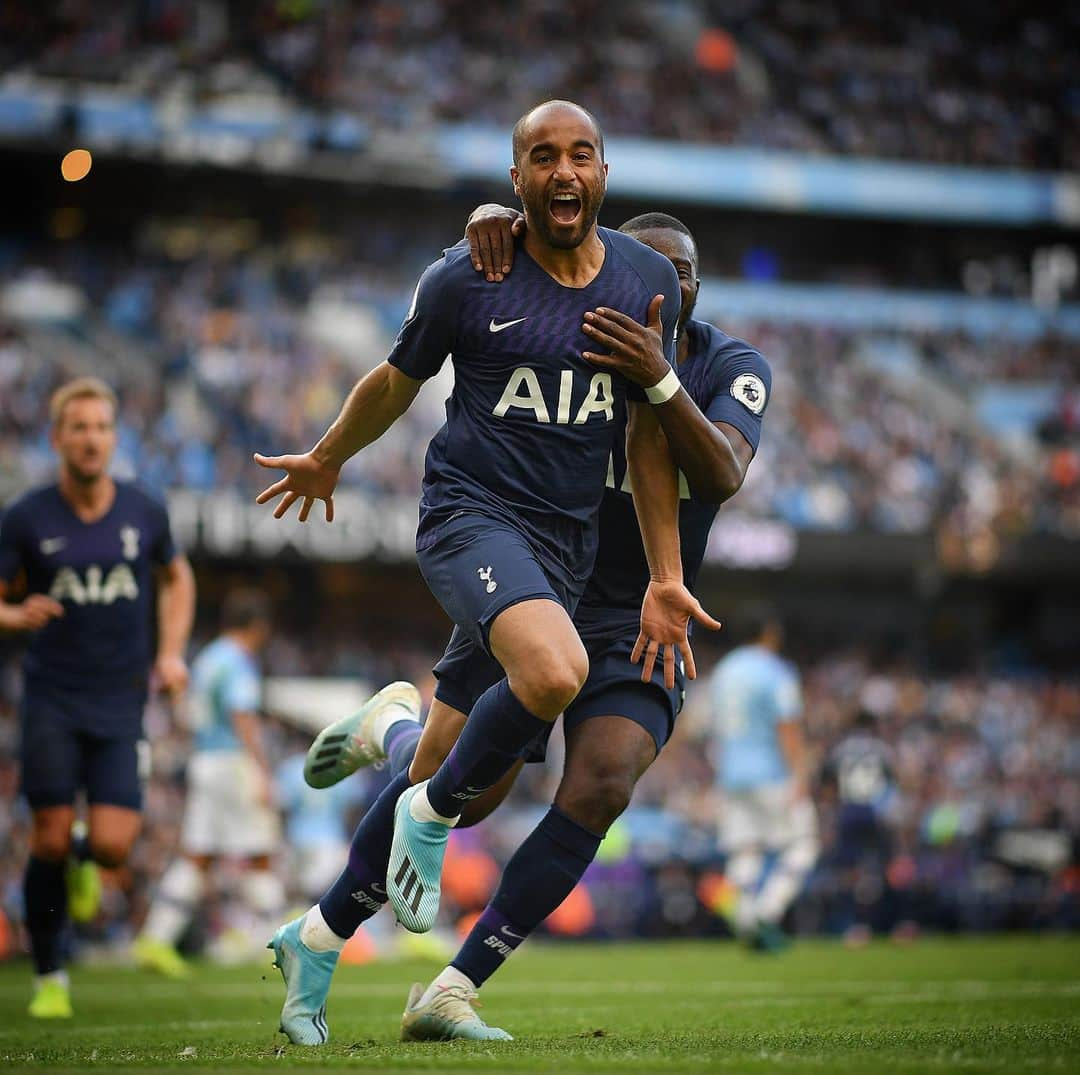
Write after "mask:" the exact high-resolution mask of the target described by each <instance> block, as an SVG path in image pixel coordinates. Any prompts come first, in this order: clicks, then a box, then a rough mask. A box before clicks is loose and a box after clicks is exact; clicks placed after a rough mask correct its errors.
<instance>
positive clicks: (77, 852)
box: [71, 832, 94, 862]
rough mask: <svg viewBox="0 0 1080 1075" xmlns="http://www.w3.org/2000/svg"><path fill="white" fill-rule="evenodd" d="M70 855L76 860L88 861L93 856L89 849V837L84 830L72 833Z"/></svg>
mask: <svg viewBox="0 0 1080 1075" xmlns="http://www.w3.org/2000/svg"><path fill="white" fill-rule="evenodd" d="M71 857H72V858H73V859H75V861H76V862H89V861H90V860H91V859H92V858H93V857H94V856H93V854H92V853H91V851H90V837H89V836H88V835H87V834H86V832H79V833H72V835H71Z"/></svg>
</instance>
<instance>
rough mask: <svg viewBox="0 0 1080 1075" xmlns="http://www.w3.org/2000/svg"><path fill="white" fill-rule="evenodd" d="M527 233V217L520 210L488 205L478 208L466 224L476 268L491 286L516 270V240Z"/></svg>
mask: <svg viewBox="0 0 1080 1075" xmlns="http://www.w3.org/2000/svg"><path fill="white" fill-rule="evenodd" d="M524 234H525V216H524V214H523V213H521V212H519V211H518V210H517V209H510V208H508V207H507V206H505V205H497V204H496V203H495V202H487V203H486V204H484V205H478V206H477V207H476V208H475V209H474V210H473V211H472V213H471V214H470V216H469V220H468V223H467V224H466V225H465V238H466V239H468V240H469V257H470V258H471V259H472V266H473V268H474V269H475V270H476V271H477V272H480V273H483V274H484V278H485V279H486V280H487V281H488V282H489V283H502V280H503V277H504V276H508V275H509V274H510V270H511V269H512V268H513V267H514V240H515V239H517V238H520V236H522V235H524Z"/></svg>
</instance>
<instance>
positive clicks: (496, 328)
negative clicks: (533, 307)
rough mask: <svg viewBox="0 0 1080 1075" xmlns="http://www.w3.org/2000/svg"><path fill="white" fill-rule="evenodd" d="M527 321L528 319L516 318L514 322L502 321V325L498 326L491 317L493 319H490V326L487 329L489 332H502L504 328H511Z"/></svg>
mask: <svg viewBox="0 0 1080 1075" xmlns="http://www.w3.org/2000/svg"><path fill="white" fill-rule="evenodd" d="M528 320H529V319H528V318H527V317H519V318H518V319H517V320H516V321H504V322H503V323H502V324H501V325H500V324H497V323H496V321H495V318H494V317H493V318H492V319H491V324H490V325H488V328H489V329H490V330H491V331H492V332H502V330H503V329H504V328H510V326H511V325H520V324H521V322H522V321H528Z"/></svg>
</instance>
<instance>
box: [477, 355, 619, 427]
mask: <svg viewBox="0 0 1080 1075" xmlns="http://www.w3.org/2000/svg"><path fill="white" fill-rule="evenodd" d="M573 394H574V371H573V370H563V371H562V372H561V373H560V374H559V397H558V399H557V400H555V424H556V425H560V426H568V425H571V424H572V425H576V426H582V425H584V424H585V423H586V422H587V421H588V420H589V418H590V417H591V416H592V415H594V414H602V415H603V416H604V420H605V421H606V422H610V421H612V420H613V419H614V418H615V397H614V395H613V394H612V391H611V374H610V373H594V374H593V376H592V379H591V380H590V381H589V388H588V391H587V392H586V393H585V398H584V400H582V402H581V405H580V406H579V407H578V408H577V410H576V411H574V414H573V417H571V413H570V412H571V410H573ZM511 410H522V411H532V413H533V417H534V418H535V419H536V421H538V422H541V423H543V424H544V425H550V424H551V411H550V410H549V409H548V405H547V401H546V400H545V399H544V394H543V392H541V391H540V380H539V378H538V377H537V376H536V371H535V370H533V369H530V367H528V366H518V368H517V369H516V370H514V372H513V373H511V374H510V379H509V380H508V381H507V382H506V387H505V388H504V389H503V394H502V395H501V396H500V397H499V402H498V403H496V404H495V409H494V410H493V411H492V412H491V413H492V414H493V415H495V417H496V418H505V417H506V416H507V414H508V413H509V412H510V411H511Z"/></svg>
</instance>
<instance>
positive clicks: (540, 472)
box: [389, 228, 679, 577]
mask: <svg viewBox="0 0 1080 1075" xmlns="http://www.w3.org/2000/svg"><path fill="white" fill-rule="evenodd" d="M599 234H600V238H601V240H602V242H603V244H604V248H605V257H604V264H603V267H602V268H601V269H600V271H599V272H598V273H597V275H596V277H595V278H594V279H593V280H592V282H591V283H589V284H588V285H587V286H585V287H582V288H570V287H564V286H562V285H561V284H559V283H557V282H556V281H555V280H554V279H552V277H551V276H549V275H548V273H547V272H545V271H544V270H543V269H542V268H541V267H540V266H539V265H538V264H537V263H536V262H535V261H534V260H533V259H532V258H531V257H530V256H529V255H528V254H527V253H526V252H525V250H524V247H523V246H519V248H518V252H517V257H516V258H515V261H514V271H513V273H512V274H511V276H510V277H509V278H508V279H507V280H506V281H505V282H503V283H488V281H486V280H485V279H484V277H483V275H482V274H480V273H478V272H476V271H475V270H474V269H473V266H472V261H471V259H470V257H469V244H468V242H467V241H466V240H462V241H461V242H460V243H458V244H457V245H456V246H454V247H451V248H450V249H449V250H447V251H446V252H445V253H444V255H443V257H442V258H440V259H439V260H438V261H437V262H435V263H434V264H433V265H431V266H429V268H428V269H427V271H426V272H425V273H424V275H423V276H422V277H421V278H420V282H419V284H418V285H417V288H416V294H415V295H414V297H413V302H412V307H411V309H410V310H409V313H408V316H407V317H406V319H405V323H404V325H403V326H402V328H401V331H400V333H399V334H398V337H397V340H396V342H395V344H394V348H393V351H392V352H391V354H390V357H389V362H390V363H391V364H392V365H394V366H396V367H397V368H398V369H400V370H401V371H402V372H403V373H405V374H407V375H408V376H410V377H415V378H418V379H424V378H427V377H431V376H432V375H434V374H435V373H437V372H438V370H439V369H440V367H441V366H442V364H443V362H444V361H445V359H446V358H447V357H448V356H449V357H450V359H451V361H452V362H453V365H454V389H453V392H452V393H451V395H450V398H449V399H448V400H447V401H446V424H445V425H444V426H443V427H442V429H440V430H439V432H438V433H437V434H436V435H435V437H434V438H433V439H432V441H431V444H430V446H429V448H428V453H427V459H426V463H425V473H424V485H423V495H422V498H421V502H420V532H421V535H424V534H425V533H427V534H430V533H431V529H432V527H433V526H436V525H437V524H438V523H440V522H441V521H443V520H444V519H446V518H447V517H449V516H450V515H452V514H454V513H457V512H461V511H475V512H479V513H481V514H487V515H493V516H495V517H497V518H499V519H502V520H503V521H505V522H507V523H508V524H510V525H513V526H517V527H518V528H519V529H522V530H524V532H525V533H526V535H527V536H528V537H529V538H530V539H531V540H534V541H538V542H540V543H541V545H543V546H544V547H546V548H548V549H550V550H552V551H553V552H554V554H555V555H557V556H559V558H560V559H561V560H562V561H563V562H564V563H566V564H567V565H568V566H569V567H570V568H571V570H573V571H574V572H575V574H577V575H578V576H579V577H584V575H585V574H587V573H588V571H589V570H590V568H591V565H592V560H593V557H594V556H595V548H596V513H597V510H598V508H599V505H600V500H601V497H602V495H603V491H604V477H605V475H606V473H607V466H608V458H609V456H610V454H611V449H612V446H613V444H614V442H615V440H616V439H617V438H619V437H621V436H622V435H623V431H624V429H625V423H626V400H627V398H628V395H629V398H631V399H641V398H643V395H642V394H641V393H640V391H638V390H636V389H634V388H633V386H631V385H630V384H629V383H628V382H627V381H626V380H624V379H623V378H622V377H621V376H619V375H618V374H613V373H611V372H609V371H607V370H601V369H598V368H597V367H595V366H592V365H590V364H589V363H588V362H587V361H586V360H585V359H584V358H582V352H583V351H586V350H591V349H593V347H594V345H593V344H592V342H591V341H590V340H589V338H588V337H587V336H586V335H585V333H583V332H582V330H581V326H582V324H583V323H584V315H585V313H586V311H588V310H592V309H595V308H596V307H598V306H607V307H611V308H613V309H616V310H620V311H622V312H623V313H625V314H628V315H629V316H630V317H633V318H635V319H636V320H637V321H639V322H641V323H644V322H645V319H646V316H647V312H648V307H649V303H650V301H651V300H652V298H653V296H654V295H659V294H662V295H664V296H665V297H666V298H665V303H664V309H663V312H662V315H661V316H662V319H663V323H664V347H665V349H666V350H667V351H668V353H669V354H673V344H674V341H673V334H674V327H675V322H676V320H677V317H678V308H679V287H678V278H677V277H676V274H675V270H674V268H673V267H672V265H671V262H670V261H668V259H667V258H665V257H663V256H662V255H660V254H657V253H656V251H654V250H651V249H650V248H649V247H647V246H645V245H644V244H642V243H639V242H638V241H637V240H636V239H633V238H631V237H630V236H628V235H624V234H622V233H621V232H617V231H609V230H608V229H606V228H601V229H599Z"/></svg>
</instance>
